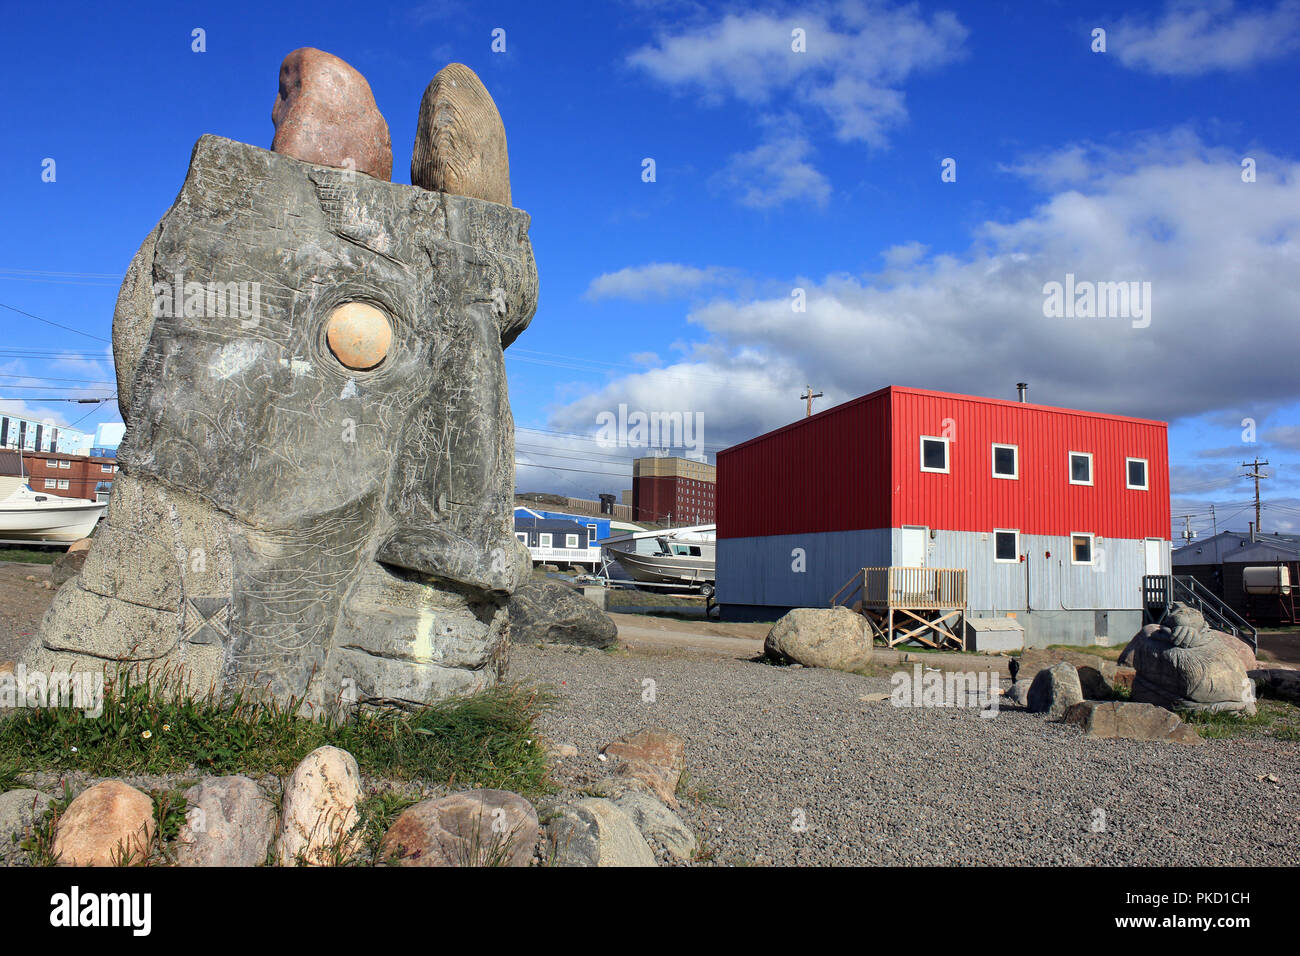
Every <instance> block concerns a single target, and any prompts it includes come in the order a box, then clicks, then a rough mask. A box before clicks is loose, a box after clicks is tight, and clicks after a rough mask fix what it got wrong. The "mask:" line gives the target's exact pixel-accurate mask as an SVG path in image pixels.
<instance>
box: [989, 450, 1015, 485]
mask: <svg viewBox="0 0 1300 956" xmlns="http://www.w3.org/2000/svg"><path fill="white" fill-rule="evenodd" d="M993 477H994V478H1019V477H1020V446H1019V445H998V444H994V445H993Z"/></svg>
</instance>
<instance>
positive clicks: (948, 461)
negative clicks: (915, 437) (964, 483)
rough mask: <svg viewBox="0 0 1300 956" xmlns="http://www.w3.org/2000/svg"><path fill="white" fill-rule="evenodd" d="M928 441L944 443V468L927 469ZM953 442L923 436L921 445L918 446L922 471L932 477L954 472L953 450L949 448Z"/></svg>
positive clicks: (936, 437)
mask: <svg viewBox="0 0 1300 956" xmlns="http://www.w3.org/2000/svg"><path fill="white" fill-rule="evenodd" d="M928 441H937V442H943V467H942V468H927V467H925V443H926V442H928ZM951 442H952V439H951V438H940V437H939V436H938V435H922V436H921V441H920V444H919V445H918V446H917V447H918V449H919V450H920V452H921V470H922V471H925V472H929V473H930V474H932V475H947V474H950V473H951V471H952V449H951V448H949V447H948V446H949V444H950V443H951Z"/></svg>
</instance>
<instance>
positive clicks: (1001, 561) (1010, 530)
mask: <svg viewBox="0 0 1300 956" xmlns="http://www.w3.org/2000/svg"><path fill="white" fill-rule="evenodd" d="M1000 534H1014V535H1015V536H1016V556H1015V557H1014V558H999V557H998V535H1000ZM993 562H994V563H995V564H1019V563H1020V529H1019V528H994V529H993Z"/></svg>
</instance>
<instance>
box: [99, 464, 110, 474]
mask: <svg viewBox="0 0 1300 956" xmlns="http://www.w3.org/2000/svg"><path fill="white" fill-rule="evenodd" d="M99 470H100V471H102V472H103V473H104V474H106V475H111V474H112V473H113V466H112V465H100V466H99Z"/></svg>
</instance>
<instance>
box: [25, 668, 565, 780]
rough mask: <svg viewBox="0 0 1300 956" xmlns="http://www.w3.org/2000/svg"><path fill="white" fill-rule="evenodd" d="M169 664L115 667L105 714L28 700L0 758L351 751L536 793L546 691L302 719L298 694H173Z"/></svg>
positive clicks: (130, 760) (249, 764)
mask: <svg viewBox="0 0 1300 956" xmlns="http://www.w3.org/2000/svg"><path fill="white" fill-rule="evenodd" d="M176 687H177V682H176V681H175V680H174V677H173V676H172V675H170V674H168V673H166V672H153V673H149V674H146V675H144V676H143V677H137V676H132V675H131V674H130V673H129V672H126V671H124V672H123V673H121V674H119V675H118V677H117V678H116V679H115V680H113V681H110V682H109V687H108V688H107V689H106V692H105V695H104V705H103V713H102V714H101V715H100V716H99V717H95V718H90V717H86V716H85V715H84V714H83V713H82V712H81V711H76V710H72V709H71V708H33V709H28V710H23V711H19V712H17V713H15V714H14V715H13V716H11V717H10V718H9V719H7V720H4V721H0V764H3V765H5V766H6V767H12V768H14V769H12V770H9V771H7V772H8V773H9V774H10V776H12V774H13V773H16V772H22V771H33V770H50V771H66V770H82V771H85V772H87V773H89V774H91V775H94V776H105V777H108V776H125V775H135V774H140V775H143V774H180V773H186V772H191V771H198V772H200V773H204V774H225V773H243V774H249V775H252V776H257V775H259V774H264V773H272V774H288V773H290V772H292V770H293V769H294V767H296V766H297V765H298V763H299V762H300V761H301V760H302V758H303V757H305V756H306V755H307V754H308V753H310V752H311V751H312V750H315V749H316V748H317V747H321V746H325V745H332V746H335V747H340V748H342V749H344V750H346V751H348V752H349V753H351V754H352V755H353V756H354V757H355V758H356V759H357V763H358V765H359V766H360V768H361V772H362V773H363V774H367V775H369V776H375V777H388V778H397V779H407V780H417V779H418V780H428V781H436V782H441V783H446V784H447V785H448V786H453V787H455V786H463V787H492V788H497V789H502V790H514V791H516V792H519V793H523V794H538V793H542V792H545V790H546V789H547V787H548V784H547V782H546V774H547V764H546V752H545V750H544V749H543V747H542V744H541V741H540V737H539V734H538V733H537V731H536V729H535V722H536V720H537V718H538V716H540V714H541V712H542V710H543V709H544V708H546V707H547V706H549V705H550V702H551V695H550V694H549V693H548V692H546V691H544V690H541V689H539V688H534V687H528V686H524V685H519V684H512V685H501V686H498V687H494V688H491V689H489V690H486V691H484V692H482V693H480V694H475V695H473V696H469V697H459V698H453V699H449V700H445V701H441V702H439V703H436V704H433V705H431V706H428V707H425V708H423V709H421V710H417V711H412V712H406V711H377V710H373V711H372V710H364V711H362V712H360V713H358V714H356V715H355V716H354V717H353V718H352V719H350V720H341V719H338V718H335V717H321V718H318V719H315V720H313V719H308V718H305V717H302V716H299V714H298V705H297V702H290V703H288V704H284V705H281V704H276V703H275V702H274V701H270V700H268V699H266V698H264V697H262V696H254V695H249V694H235V695H233V696H231V697H228V698H226V699H220V698H218V697H216V696H215V695H213V694H208V695H206V696H203V697H196V696H193V695H188V694H184V693H181V692H180V691H179V690H177V689H176Z"/></svg>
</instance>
